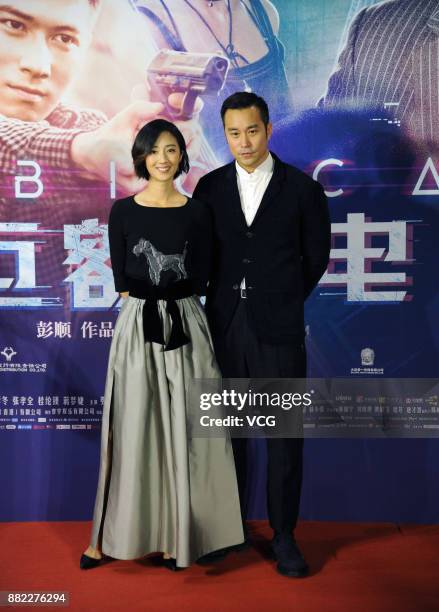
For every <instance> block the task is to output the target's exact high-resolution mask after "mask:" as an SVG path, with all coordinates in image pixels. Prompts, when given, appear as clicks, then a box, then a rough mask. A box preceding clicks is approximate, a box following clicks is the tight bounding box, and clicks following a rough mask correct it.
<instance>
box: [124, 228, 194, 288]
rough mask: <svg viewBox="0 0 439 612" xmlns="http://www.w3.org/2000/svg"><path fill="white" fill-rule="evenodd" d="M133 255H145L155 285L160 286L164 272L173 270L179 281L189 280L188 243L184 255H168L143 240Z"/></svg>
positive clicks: (134, 248) (137, 245)
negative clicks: (186, 258) (186, 262)
mask: <svg viewBox="0 0 439 612" xmlns="http://www.w3.org/2000/svg"><path fill="white" fill-rule="evenodd" d="M133 253H134V255H136V256H137V257H139V256H140V255H141V254H142V253H143V255H145V257H146V260H147V262H148V268H149V276H150V278H151V280H152V283H153V285H159V284H160V276H161V274H162V272H166V271H167V270H172V271H173V272H175V274H176V276H177V280H180V279H182V278H187V272H186V268H185V266H184V260H185V257H186V253H187V242H185V245H184V249H183V253H175V254H174V253H173V254H171V255H166V254H165V253H162V252H161V251H159V250H158V249H157V248H156V247H155V246H154V245H153V244H152V242H150V241H149V240H145V238H141V239H140V240H139V242H138V243H137V244H136V246H135V247H133Z"/></svg>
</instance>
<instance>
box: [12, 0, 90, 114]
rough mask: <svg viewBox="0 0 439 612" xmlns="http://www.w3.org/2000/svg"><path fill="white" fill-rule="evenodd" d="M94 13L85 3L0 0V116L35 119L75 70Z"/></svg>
mask: <svg viewBox="0 0 439 612" xmlns="http://www.w3.org/2000/svg"><path fill="white" fill-rule="evenodd" d="M96 13H97V10H96V9H95V8H93V7H92V6H91V4H90V3H89V1H88V0H11V2H10V3H9V4H4V3H3V2H2V0H0V114H2V115H6V116H7V117H11V118H16V119H22V120H24V121H39V120H41V119H44V118H45V117H47V115H49V114H50V113H51V111H52V110H53V109H54V108H55V106H56V105H57V104H58V102H59V101H60V98H61V96H62V95H63V93H64V91H65V90H66V88H67V87H68V85H69V84H70V82H71V81H72V79H73V77H75V76H76V73H77V71H78V69H79V65H80V62H81V60H82V59H83V56H84V52H85V51H86V49H87V46H88V44H89V42H90V39H91V32H92V29H93V25H94V23H95V20H96Z"/></svg>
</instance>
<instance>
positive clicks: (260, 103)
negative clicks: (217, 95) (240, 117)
mask: <svg viewBox="0 0 439 612" xmlns="http://www.w3.org/2000/svg"><path fill="white" fill-rule="evenodd" d="M251 106H255V107H256V108H258V109H259V114H260V115H261V119H262V122H263V124H264V125H265V127H267V125H268V123H269V121H270V113H269V112H268V104H267V103H266V101H265V100H264V98H261V96H257V95H256V94H255V93H253V92H249V91H237V92H236V93H234V94H232V95H231V96H229V97H228V98H226V99H225V100H224V102H223V104H222V106H221V119H222V122H223V125H224V115H225V114H226V111H228V110H232V109H233V110H234V109H241V108H250V107H251Z"/></svg>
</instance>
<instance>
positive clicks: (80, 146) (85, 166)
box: [70, 132, 97, 179]
mask: <svg viewBox="0 0 439 612" xmlns="http://www.w3.org/2000/svg"><path fill="white" fill-rule="evenodd" d="M92 139H93V132H80V133H78V134H76V135H75V137H74V138H73V139H72V142H71V145H70V156H71V159H72V162H73V163H74V164H75V165H76V166H77V167H78V169H79V170H80V171H81V175H82V176H83V177H84V178H87V179H95V178H97V175H96V174H95V173H94V172H93V171H92V170H91V167H92V163H91V158H90V156H89V155H88V154H87V151H89V150H90V142H91V140H92Z"/></svg>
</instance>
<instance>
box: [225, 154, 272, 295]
mask: <svg viewBox="0 0 439 612" xmlns="http://www.w3.org/2000/svg"><path fill="white" fill-rule="evenodd" d="M235 165H236V178H237V181H238V191H239V197H240V199H241V208H242V212H243V213H244V217H245V220H246V222H247V225H251V224H252V223H253V220H254V218H255V216H256V213H257V212H258V208H259V206H260V204H261V201H262V198H263V196H264V193H265V190H266V189H267V187H268V183H269V182H270V179H271V177H272V175H273V168H274V160H273V158H272V156H271V154H270V153H268V157H267V159H265V160H264V161H263V162H262V164H260V165H259V166H258V167H257V168H255V169H254V170H253V172H251V173H249V172H247V171H246V170H244V168H241V166H240V165H239V164H238V162H235ZM241 289H245V278H243V279H242V281H241Z"/></svg>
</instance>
